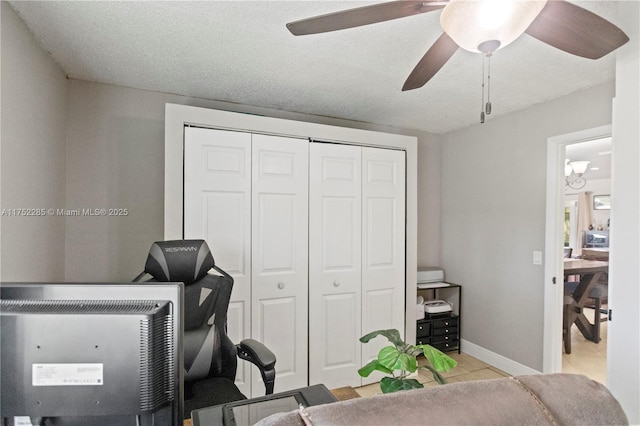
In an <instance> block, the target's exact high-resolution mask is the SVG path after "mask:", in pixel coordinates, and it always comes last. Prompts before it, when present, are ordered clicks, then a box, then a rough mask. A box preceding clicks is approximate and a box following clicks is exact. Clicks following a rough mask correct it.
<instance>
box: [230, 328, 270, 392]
mask: <svg viewBox="0 0 640 426" xmlns="http://www.w3.org/2000/svg"><path fill="white" fill-rule="evenodd" d="M236 348H237V349H238V357H240V358H241V359H244V360H245V361H249V362H250V363H252V364H254V365H255V366H256V367H258V369H259V370H260V374H262V379H263V380H264V387H265V394H266V395H270V394H272V393H273V386H274V382H275V379H276V369H275V365H276V356H275V354H274V353H273V352H271V350H269V348H267V347H266V346H265V345H263V344H262V343H260V342H258V341H257V340H253V339H245V340H243V341H241V342H240V343H239V344H238V345H236Z"/></svg>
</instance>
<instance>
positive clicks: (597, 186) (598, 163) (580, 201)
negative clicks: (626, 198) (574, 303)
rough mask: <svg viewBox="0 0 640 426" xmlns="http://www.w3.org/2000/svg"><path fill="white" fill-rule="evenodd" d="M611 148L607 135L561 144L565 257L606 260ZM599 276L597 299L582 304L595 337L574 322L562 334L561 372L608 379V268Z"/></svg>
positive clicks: (573, 280) (595, 290)
mask: <svg viewBox="0 0 640 426" xmlns="http://www.w3.org/2000/svg"><path fill="white" fill-rule="evenodd" d="M611 152H612V139H611V137H610V136H608V137H604V138H597V139H592V140H589V141H584V142H582V141H580V142H576V143H570V144H568V145H566V146H565V160H564V162H565V173H564V174H565V193H564V197H563V198H564V219H565V223H564V224H565V226H564V231H565V232H564V250H565V256H564V257H565V258H566V257H570V258H572V259H576V260H577V259H584V260H588V261H589V262H591V263H595V262H593V261H601V262H607V263H608V262H609V241H610V239H609V227H610V218H611V216H610V212H611V205H610V203H609V202H607V201H610V199H611V198H610V197H611ZM583 169H584V171H582V170H583ZM597 277H599V279H597V280H596V281H597V282H596V283H594V286H593V290H592V295H593V296H598V297H597V301H596V299H594V298H589V299H587V302H586V304H585V308H584V313H585V316H586V318H588V319H589V321H591V322H592V323H593V328H592V330H596V329H597V331H598V332H597V333H593V334H594V335H595V336H597V337H596V338H595V341H593V340H590V339H587V338H585V336H584V335H583V334H582V333H581V332H580V330H579V329H578V327H577V326H576V325H575V324H573V325H572V327H571V328H570V329H569V330H568V333H567V336H565V339H566V338H570V339H571V351H570V352H571V353H566V350H565V351H563V354H562V372H563V373H573V374H584V375H586V376H588V377H589V378H591V379H593V380H596V381H598V382H600V383H602V384H606V377H607V375H606V373H607V326H608V321H607V312H608V294H609V292H608V284H609V283H608V273H606V272H605V273H602V274H600V275H597ZM579 280H580V277H579V276H570V277H569V278H568V279H565V281H569V283H568V284H566V288H568V289H571V288H575V287H577V282H578V281H579ZM565 290H566V289H565Z"/></svg>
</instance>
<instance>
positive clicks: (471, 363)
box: [355, 352, 509, 397]
mask: <svg viewBox="0 0 640 426" xmlns="http://www.w3.org/2000/svg"><path fill="white" fill-rule="evenodd" d="M447 355H449V356H450V357H451V358H453V359H455V360H456V361H458V365H457V366H456V368H454V369H453V370H451V371H448V372H446V373H442V376H443V377H444V378H445V379H446V380H447V382H448V383H454V382H466V381H471V380H484V379H499V378H501V377H507V376H509V374H507V373H505V372H504V371H501V370H499V369H497V368H495V367H492V366H491V365H489V364H487V363H485V362H482V361H480V360H478V359H476V358H474V357H472V356H471V355H467V354H465V353H461V354H458V353H457V352H449V353H447ZM424 361H425V359H424V357H420V358H419V362H424ZM418 381H419V382H420V383H422V384H423V385H424V386H425V387H426V386H437V383H436V382H435V381H434V380H433V376H432V375H431V373H430V372H429V371H427V370H424V369H421V370H419V373H418ZM355 390H356V392H358V394H360V396H362V397H367V396H373V395H376V394H378V393H380V385H379V384H378V383H373V384H370V385H367V386H362V387H359V388H355Z"/></svg>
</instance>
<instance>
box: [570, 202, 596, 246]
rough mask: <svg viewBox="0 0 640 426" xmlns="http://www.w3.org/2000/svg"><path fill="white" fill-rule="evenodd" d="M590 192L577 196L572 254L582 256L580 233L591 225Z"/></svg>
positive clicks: (582, 237) (581, 235)
mask: <svg viewBox="0 0 640 426" xmlns="http://www.w3.org/2000/svg"><path fill="white" fill-rule="evenodd" d="M591 223H592V222H591V192H581V193H579V194H578V223H577V224H576V232H577V235H576V247H575V248H574V249H573V253H574V254H575V255H576V256H582V245H583V239H584V235H583V233H582V231H586V230H588V229H589V225H590V224H591Z"/></svg>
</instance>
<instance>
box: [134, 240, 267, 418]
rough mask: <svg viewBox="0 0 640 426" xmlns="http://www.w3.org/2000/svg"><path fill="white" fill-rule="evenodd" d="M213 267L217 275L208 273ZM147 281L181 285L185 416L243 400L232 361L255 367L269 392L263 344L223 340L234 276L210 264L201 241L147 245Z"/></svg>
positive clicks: (204, 245)
mask: <svg viewBox="0 0 640 426" xmlns="http://www.w3.org/2000/svg"><path fill="white" fill-rule="evenodd" d="M211 269H214V270H215V271H217V272H218V273H219V274H220V275H217V274H210V273H209V270H211ZM146 274H149V275H151V276H152V277H153V278H152V279H150V280H148V281H165V282H166V281H172V282H183V283H184V285H185V290H184V293H185V295H184V382H185V389H184V390H185V401H184V417H185V418H189V417H190V414H191V411H192V410H196V409H199V408H204V407H209V406H213V405H218V404H224V403H227V402H232V401H238V400H241V399H246V397H245V396H244V395H243V394H242V393H241V392H240V390H239V389H238V388H237V387H236V385H235V384H234V380H235V376H236V368H237V357H240V358H242V359H244V360H247V361H249V362H251V363H253V364H255V365H256V366H257V367H258V368H259V370H260V373H261V374H262V378H263V380H264V384H265V393H266V394H272V393H273V386H274V381H275V375H276V373H275V363H276V358H275V355H274V354H273V352H271V351H270V350H269V349H268V348H267V347H265V346H264V345H263V344H262V343H260V342H258V341H256V340H253V339H246V340H243V341H242V342H240V343H239V344H238V345H237V346H236V345H234V344H233V343H232V342H231V340H230V339H229V337H228V336H227V309H228V307H229V300H230V299H231V290H232V289H233V278H232V277H231V276H230V275H229V274H227V273H226V272H225V271H223V270H222V269H220V268H219V267H217V266H216V265H215V262H214V260H213V256H212V254H211V251H210V250H209V247H208V246H207V243H206V242H205V241H204V240H175V241H157V242H155V243H153V244H152V245H151V249H150V250H149V255H148V257H147V262H146V264H145V268H144V272H142V273H141V274H140V275H138V276H137V277H136V278H135V279H134V280H133V281H134V282H135V281H140V280H141V279H142V278H143V277H144V276H145V275H146Z"/></svg>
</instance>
